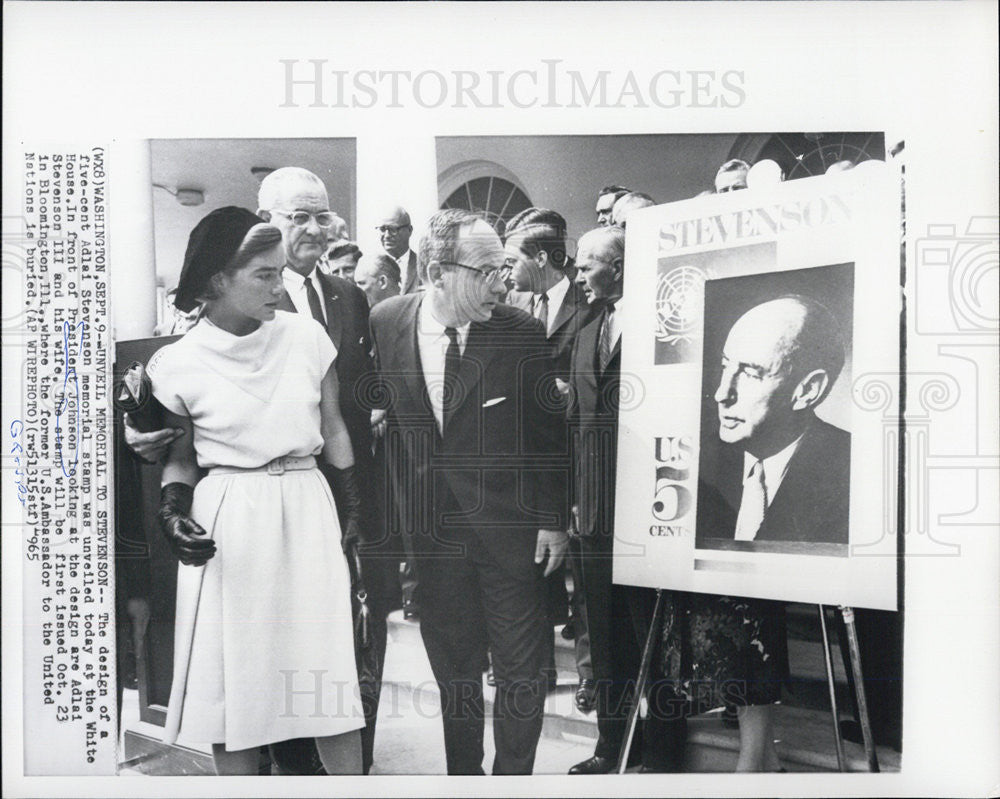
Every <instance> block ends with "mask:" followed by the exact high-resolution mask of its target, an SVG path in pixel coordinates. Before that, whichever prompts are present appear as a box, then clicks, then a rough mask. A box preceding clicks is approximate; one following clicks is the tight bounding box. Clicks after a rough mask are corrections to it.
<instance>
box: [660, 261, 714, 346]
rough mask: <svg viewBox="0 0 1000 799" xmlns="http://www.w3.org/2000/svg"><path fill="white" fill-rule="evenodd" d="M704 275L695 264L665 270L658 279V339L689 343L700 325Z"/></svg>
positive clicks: (673, 342) (667, 342)
mask: <svg viewBox="0 0 1000 799" xmlns="http://www.w3.org/2000/svg"><path fill="white" fill-rule="evenodd" d="M704 297H705V275H704V273H703V272H702V271H701V270H700V269H696V268H695V267H693V266H679V267H677V268H676V269H671V270H670V271H669V272H664V273H663V274H662V275H660V279H659V280H658V281H657V282H656V340H657V341H662V342H663V343H664V344H673V345H677V344H679V343H681V342H690V341H691V340H692V337H693V336H692V334H693V333H694V332H695V331H696V330H698V329H699V328H700V322H701V313H702V308H703V307H704Z"/></svg>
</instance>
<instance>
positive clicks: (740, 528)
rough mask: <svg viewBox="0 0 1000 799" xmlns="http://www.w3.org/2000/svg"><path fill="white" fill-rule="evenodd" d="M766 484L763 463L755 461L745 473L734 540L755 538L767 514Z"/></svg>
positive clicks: (751, 539)
mask: <svg viewBox="0 0 1000 799" xmlns="http://www.w3.org/2000/svg"><path fill="white" fill-rule="evenodd" d="M767 504H768V503H767V482H766V480H765V476H764V462H763V461H762V460H757V461H755V462H754V464H753V465H752V466H751V467H750V471H749V472H747V475H746V479H745V480H744V481H743V498H742V500H741V501H740V512H739V516H737V518H736V540H737V541H753V540H754V538H756V537H757V532H758V531H759V530H760V526H761V524H763V522H764V514H765V513H767Z"/></svg>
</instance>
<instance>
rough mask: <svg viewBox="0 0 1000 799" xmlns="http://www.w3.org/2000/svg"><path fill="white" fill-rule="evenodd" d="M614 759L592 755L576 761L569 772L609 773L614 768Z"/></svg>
mask: <svg viewBox="0 0 1000 799" xmlns="http://www.w3.org/2000/svg"><path fill="white" fill-rule="evenodd" d="M615 765H616V764H615V761H614V760H612V759H611V758H610V757H601V756H600V755H594V756H593V757H589V758H587V759H586V760H584V761H582V762H580V763H577V764H576V765H575V766H573V767H572V768H571V769H570V770H569V773H570V774H610V773H611V772H612V771H614V770H615Z"/></svg>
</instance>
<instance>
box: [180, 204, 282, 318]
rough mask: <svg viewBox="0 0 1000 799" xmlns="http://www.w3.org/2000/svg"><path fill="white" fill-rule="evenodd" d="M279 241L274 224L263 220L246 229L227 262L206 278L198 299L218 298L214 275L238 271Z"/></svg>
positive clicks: (209, 299) (206, 300)
mask: <svg viewBox="0 0 1000 799" xmlns="http://www.w3.org/2000/svg"><path fill="white" fill-rule="evenodd" d="M280 243H281V231H280V230H278V228H276V227H275V226H274V225H269V224H267V223H265V222H261V223H260V224H259V225H254V226H253V227H252V228H250V230H249V231H247V234H246V236H244V237H243V241H242V242H241V243H240V246H239V247H238V248H237V249H236V252H234V253H233V255H232V257H231V258H230V259H229V262H228V263H226V265H225V266H223V267H222V268H221V269H220V270H219V271H217V272H216V273H215V274H214V275H212V276H211V277H210V278H209V279H208V282H207V283H206V284H205V288H204V290H203V291H202V292H201V293H200V295H199V297H198V299H199V300H200V301H202V302H210V301H212V300H217V299H218V298H219V290H218V286H217V285H216V280H215V277H216V275H222V274H228V275H231V274H233V273H234V272H238V271H239V270H240V269H242V268H243V267H244V266H246V265H247V264H248V263H250V261H251V259H253V258H254V256H257V255H260V254H261V253H262V252H267V251H268V250H270V249H271V248H272V247H274V246H275V245H276V244H280Z"/></svg>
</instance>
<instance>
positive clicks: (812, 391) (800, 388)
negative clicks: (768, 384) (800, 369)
mask: <svg viewBox="0 0 1000 799" xmlns="http://www.w3.org/2000/svg"><path fill="white" fill-rule="evenodd" d="M829 385H830V376H829V375H828V374H827V373H826V370H825V369H813V371H811V372H810V373H809V374H807V375H806V376H805V377H803V378H802V379H801V380H800V381H799V384H798V385H797V386H796V387H795V391H793V392H792V410H793V411H805V410H808V409H809V408H815V407H816V406H817V405H819V403H820V402H821V401H822V400H823V398H824V397H825V396H826V389H827V387H828V386H829Z"/></svg>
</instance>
